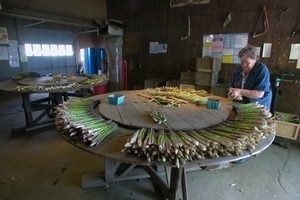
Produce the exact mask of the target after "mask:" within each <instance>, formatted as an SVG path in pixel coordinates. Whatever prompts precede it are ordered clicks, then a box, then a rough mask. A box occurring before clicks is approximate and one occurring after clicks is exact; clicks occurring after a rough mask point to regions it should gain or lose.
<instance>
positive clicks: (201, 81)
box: [195, 71, 219, 86]
mask: <svg viewBox="0 0 300 200" xmlns="http://www.w3.org/2000/svg"><path fill="white" fill-rule="evenodd" d="M218 78H219V73H218V72H207V71H199V72H196V76H195V85H201V86H214V85H216V84H217V83H218Z"/></svg>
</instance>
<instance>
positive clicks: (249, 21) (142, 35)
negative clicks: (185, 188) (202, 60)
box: [107, 0, 300, 113]
mask: <svg viewBox="0 0 300 200" xmlns="http://www.w3.org/2000/svg"><path fill="white" fill-rule="evenodd" d="M169 3H170V1H169V0H151V1H139V0H123V1H118V0H109V1H107V15H108V18H113V19H118V20H121V21H123V22H124V51H123V55H124V59H126V60H127V62H128V65H129V73H128V79H129V80H128V84H129V86H128V87H129V88H133V87H134V86H137V85H143V83H144V80H146V79H163V80H171V79H177V80H178V79H179V78H180V72H181V71H186V70H191V71H193V70H195V65H196V58H197V57H201V55H202V36H203V35H204V34H221V33H244V32H247V33H249V40H248V41H249V43H250V44H252V45H255V46H258V47H261V48H262V47H263V44H264V43H272V50H271V57H270V58H261V61H262V62H264V63H265V64H266V65H267V66H268V68H269V69H270V72H271V75H272V77H273V79H274V77H275V76H276V75H277V74H281V73H293V74H300V71H299V69H296V60H289V52H290V47H291V44H292V43H300V36H295V37H292V36H291V34H292V32H293V31H294V30H295V29H298V30H299V29H300V16H299V15H300V14H299V13H300V1H299V0H286V1H282V0H252V1H244V0H242V1H236V0H226V1H224V0H210V3H209V4H202V5H192V6H185V7H178V8H170V6H169ZM120 4H121V5H120ZM116 5H117V6H116ZM263 6H266V9H267V14H268V19H269V24H270V29H269V31H268V32H267V33H266V34H264V35H262V36H260V37H257V38H253V37H252V36H253V33H254V30H255V27H256V25H257V24H259V27H258V32H262V31H263V26H262V24H260V23H258V21H259V17H260V14H261V12H262V8H263ZM230 12H232V13H233V14H232V20H231V22H230V23H229V24H228V25H227V26H226V27H223V23H224V21H225V19H226V17H227V15H228V14H229V13H230ZM186 15H189V16H190V18H191V26H190V28H191V34H190V36H189V37H188V38H187V39H186V40H181V39H180V38H181V37H182V36H186V35H187V32H188V28H187V27H188V26H187V25H188V24H187V18H186ZM152 41H157V42H159V43H166V44H168V51H167V53H165V54H149V42H152ZM234 67H235V65H233V64H222V70H221V73H220V75H219V82H222V83H227V82H228V80H229V77H230V75H231V73H232V70H233V68H234ZM299 85H300V84H299ZM297 101H298V100H297ZM295 103H296V101H295ZM298 107H299V106H298ZM299 109H300V108H299ZM298 112H299V113H300V110H299V111H298Z"/></svg>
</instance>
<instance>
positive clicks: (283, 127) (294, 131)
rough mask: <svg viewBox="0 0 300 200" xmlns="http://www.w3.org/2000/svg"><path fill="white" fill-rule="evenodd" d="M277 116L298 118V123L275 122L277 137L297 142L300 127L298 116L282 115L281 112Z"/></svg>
mask: <svg viewBox="0 0 300 200" xmlns="http://www.w3.org/2000/svg"><path fill="white" fill-rule="evenodd" d="M276 114H283V115H286V116H289V117H295V118H297V121H298V123H292V122H284V121H279V120H275V123H276V136H278V137H283V138H288V139H292V140H296V139H297V137H298V132H299V127H300V124H299V119H298V116H297V115H293V114H288V113H280V112H275V116H276Z"/></svg>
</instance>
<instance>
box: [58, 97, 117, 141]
mask: <svg viewBox="0 0 300 200" xmlns="http://www.w3.org/2000/svg"><path fill="white" fill-rule="evenodd" d="M98 103H99V102H97V101H94V100H92V99H73V100H69V101H66V102H63V103H62V104H60V105H58V106H57V107H56V111H55V114H56V117H55V125H56V127H57V129H58V130H59V132H60V133H61V134H67V135H69V136H70V137H72V138H74V139H76V140H80V141H82V142H84V143H86V144H88V145H90V146H96V145H98V144H99V143H100V142H101V141H103V140H104V139H105V137H106V136H108V135H109V134H111V133H112V132H114V131H115V130H117V128H118V125H117V124H116V123H115V122H113V121H112V120H105V119H103V118H102V117H101V116H100V115H98V114H96V113H95V112H94V108H95V106H96V105H97V104H98Z"/></svg>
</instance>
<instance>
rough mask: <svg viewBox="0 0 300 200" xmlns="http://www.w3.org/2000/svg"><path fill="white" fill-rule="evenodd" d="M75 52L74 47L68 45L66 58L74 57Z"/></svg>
mask: <svg viewBox="0 0 300 200" xmlns="http://www.w3.org/2000/svg"><path fill="white" fill-rule="evenodd" d="M73 55H74V52H73V47H72V45H66V56H73Z"/></svg>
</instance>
